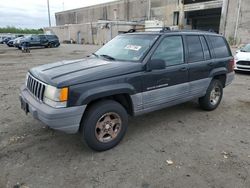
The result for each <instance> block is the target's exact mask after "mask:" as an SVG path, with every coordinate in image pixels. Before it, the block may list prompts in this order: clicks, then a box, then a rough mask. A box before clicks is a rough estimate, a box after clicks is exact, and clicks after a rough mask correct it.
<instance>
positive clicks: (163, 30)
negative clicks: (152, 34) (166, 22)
mask: <svg viewBox="0 0 250 188" xmlns="http://www.w3.org/2000/svg"><path fill="white" fill-rule="evenodd" d="M169 31H171V29H170V27H163V28H162V30H160V33H164V32H169Z"/></svg>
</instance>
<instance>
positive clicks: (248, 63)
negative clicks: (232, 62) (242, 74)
mask: <svg viewBox="0 0 250 188" xmlns="http://www.w3.org/2000/svg"><path fill="white" fill-rule="evenodd" d="M237 65H249V66H250V61H238V62H237Z"/></svg>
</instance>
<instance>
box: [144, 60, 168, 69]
mask: <svg viewBox="0 0 250 188" xmlns="http://www.w3.org/2000/svg"><path fill="white" fill-rule="evenodd" d="M165 67H166V65H165V61H163V60H162V59H151V60H149V61H148V63H147V70H148V71H151V70H160V69H165Z"/></svg>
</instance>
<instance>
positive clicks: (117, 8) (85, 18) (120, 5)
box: [55, 0, 148, 26]
mask: <svg viewBox="0 0 250 188" xmlns="http://www.w3.org/2000/svg"><path fill="white" fill-rule="evenodd" d="M147 7H148V0H120V1H117V2H111V3H106V4H101V5H95V6H91V7H84V8H79V9H74V10H69V11H64V12H59V13H56V15H55V17H56V25H57V26H59V25H65V24H81V23H89V22H97V21H98V20H121V21H141V20H145V19H146V18H147Z"/></svg>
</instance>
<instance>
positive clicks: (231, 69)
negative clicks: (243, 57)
mask: <svg viewBox="0 0 250 188" xmlns="http://www.w3.org/2000/svg"><path fill="white" fill-rule="evenodd" d="M234 68H235V60H234V58H233V59H231V60H230V61H229V67H228V70H229V72H233V71H234Z"/></svg>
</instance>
